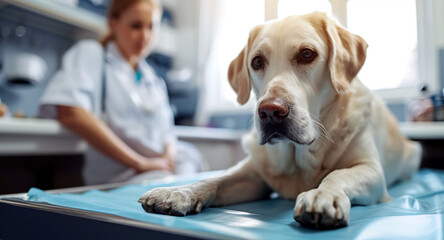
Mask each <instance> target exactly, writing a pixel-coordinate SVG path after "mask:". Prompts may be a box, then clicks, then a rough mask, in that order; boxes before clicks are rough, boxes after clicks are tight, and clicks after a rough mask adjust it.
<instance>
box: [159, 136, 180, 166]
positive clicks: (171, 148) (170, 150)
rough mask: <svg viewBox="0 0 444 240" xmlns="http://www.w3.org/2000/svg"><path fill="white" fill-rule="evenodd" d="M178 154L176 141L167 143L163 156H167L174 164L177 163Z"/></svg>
mask: <svg viewBox="0 0 444 240" xmlns="http://www.w3.org/2000/svg"><path fill="white" fill-rule="evenodd" d="M176 155H177V148H176V141H174V140H171V141H169V142H168V143H167V144H166V145H165V150H164V152H163V154H162V157H163V158H166V159H167V160H168V161H169V162H170V164H172V165H173V166H174V165H175V163H176Z"/></svg>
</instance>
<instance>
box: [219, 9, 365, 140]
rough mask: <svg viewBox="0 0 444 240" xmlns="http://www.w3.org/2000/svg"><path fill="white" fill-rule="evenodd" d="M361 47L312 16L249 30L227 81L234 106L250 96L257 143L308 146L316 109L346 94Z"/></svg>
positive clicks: (360, 61)
mask: <svg viewBox="0 0 444 240" xmlns="http://www.w3.org/2000/svg"><path fill="white" fill-rule="evenodd" d="M366 49H367V44H366V42H365V41H364V40H363V39H362V38H361V37H359V36H357V35H354V34H351V33H350V32H348V31H347V30H345V29H344V28H342V27H340V26H339V25H338V24H337V23H336V22H334V21H333V20H331V19H329V18H328V17H327V16H326V15H325V14H323V13H318V12H315V13H311V14H307V15H302V16H292V17H288V18H285V19H283V20H280V21H272V22H268V23H266V24H264V25H259V26H257V27H255V28H254V29H253V30H252V31H251V32H250V37H249V39H248V43H247V44H246V46H245V47H244V49H243V50H242V51H241V52H240V54H239V56H238V57H237V58H236V59H234V60H233V61H232V62H231V64H230V67H229V71H228V79H229V81H230V84H231V87H232V88H233V89H234V91H235V92H236V93H237V95H238V98H237V100H238V102H239V103H240V104H244V103H246V102H247V101H248V99H249V97H250V91H251V89H253V91H254V92H255V94H256V97H257V109H256V112H255V116H254V121H255V126H256V128H257V131H258V135H259V143H260V144H266V143H271V144H274V143H277V142H279V141H290V142H293V143H296V144H302V145H309V144H311V143H313V142H314V141H315V140H316V138H317V137H318V134H319V133H318V131H319V130H318V126H317V124H318V120H317V118H318V117H319V113H320V111H321V109H323V108H324V107H325V106H327V105H328V104H329V103H331V102H332V101H334V99H335V97H336V96H337V95H338V94H345V93H346V92H347V91H348V90H349V88H350V83H351V81H352V80H353V79H354V78H355V77H356V75H357V74H358V72H359V70H360V69H361V67H362V65H363V64H364V61H365V57H366Z"/></svg>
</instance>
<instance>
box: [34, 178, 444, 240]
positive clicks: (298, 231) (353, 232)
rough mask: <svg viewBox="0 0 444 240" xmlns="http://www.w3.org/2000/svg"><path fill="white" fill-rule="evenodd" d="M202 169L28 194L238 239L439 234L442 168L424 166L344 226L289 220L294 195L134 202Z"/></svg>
mask: <svg viewBox="0 0 444 240" xmlns="http://www.w3.org/2000/svg"><path fill="white" fill-rule="evenodd" d="M219 173H220V172H206V173H201V174H196V175H194V176H193V177H179V178H175V179H174V180H170V181H163V182H159V181H158V182H151V183H142V184H134V185H125V186H121V187H118V188H114V189H111V190H90V191H86V192H82V193H57V194H50V193H46V192H44V191H42V190H39V189H36V188H32V189H30V190H29V192H28V194H27V195H28V200H27V201H33V202H45V203H49V204H51V205H57V206H63V207H68V208H75V209H83V210H87V211H93V212H100V213H106V214H111V215H115V216H120V217H124V218H128V219H133V220H137V221H141V222H146V223H151V224H154V225H160V226H163V227H167V228H172V229H181V230H186V231H189V232H197V233H198V234H203V235H205V234H208V233H212V234H217V236H219V237H220V238H227V239H228V238H230V239H231V238H235V239H236V238H239V239H267V240H269V239H329V240H330V239H341V240H342V239H403V240H405V239H422V240H424V239H443V237H444V235H443V226H444V218H443V209H444V171H442V170H432V169H422V170H420V171H419V172H418V173H417V174H416V175H415V176H414V177H413V178H412V179H411V180H410V181H408V182H403V183H399V184H397V185H394V186H392V187H391V188H390V189H389V193H390V196H391V197H392V199H393V200H392V201H390V202H387V203H382V204H377V205H371V206H354V207H352V210H351V216H350V224H349V226H348V227H345V228H341V229H335V230H312V229H307V228H305V227H302V226H300V225H299V224H298V223H297V222H295V221H294V220H293V207H294V201H289V200H284V199H280V198H273V199H269V200H263V201H256V202H250V203H243V204H236V205H231V206H225V207H218V208H213V207H210V208H205V209H203V211H202V212H201V213H200V214H193V215H187V216H185V217H175V216H166V215H159V214H149V213H146V212H145V211H144V210H143V209H142V207H141V205H140V204H139V203H138V202H137V200H138V199H139V197H140V196H141V195H142V194H143V193H144V192H146V191H148V190H150V189H153V188H156V187H161V186H178V185H183V184H188V183H191V182H194V181H198V180H201V179H204V178H208V177H211V176H215V175H217V174H219Z"/></svg>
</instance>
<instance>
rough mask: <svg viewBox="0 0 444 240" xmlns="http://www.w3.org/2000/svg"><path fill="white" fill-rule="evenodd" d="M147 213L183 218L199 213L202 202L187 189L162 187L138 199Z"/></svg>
mask: <svg viewBox="0 0 444 240" xmlns="http://www.w3.org/2000/svg"><path fill="white" fill-rule="evenodd" d="M139 203H141V204H142V207H143V209H144V210H145V211H146V212H149V213H160V214H166V215H174V216H185V215H186V214H187V213H198V212H200V211H201V209H202V206H203V202H202V199H199V197H198V196H196V194H195V193H194V192H193V191H192V190H191V189H190V188H187V187H163V188H156V189H153V190H151V191H148V192H146V193H144V194H143V195H142V197H140V199H139Z"/></svg>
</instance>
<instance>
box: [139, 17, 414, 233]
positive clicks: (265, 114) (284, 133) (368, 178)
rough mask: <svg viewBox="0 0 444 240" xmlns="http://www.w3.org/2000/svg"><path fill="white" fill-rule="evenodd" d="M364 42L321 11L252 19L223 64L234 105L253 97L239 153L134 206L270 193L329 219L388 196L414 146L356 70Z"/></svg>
mask: <svg viewBox="0 0 444 240" xmlns="http://www.w3.org/2000/svg"><path fill="white" fill-rule="evenodd" d="M366 49H367V44H366V42H365V41H364V39H362V38H361V37H359V36H357V35H354V34H351V33H350V32H348V31H347V30H345V29H344V28H342V27H340V26H339V25H338V24H337V23H336V22H334V21H333V20H331V19H329V18H328V17H327V16H326V15H325V14H323V13H316V12H315V13H312V14H307V15H302V16H292V17H288V18H285V19H283V20H280V21H272V22H268V23H266V24H264V25H260V26H257V27H255V28H254V29H253V30H252V31H251V33H250V37H249V39H248V43H247V45H246V46H245V48H244V49H243V50H242V51H241V53H240V54H239V56H238V57H237V58H236V59H235V60H233V62H232V63H231V65H230V68H229V73H228V77H229V80H230V84H231V86H232V87H233V89H234V90H235V91H236V93H237V94H238V98H237V100H238V101H239V103H240V104H244V103H245V102H247V100H248V99H249V97H250V91H251V88H252V89H253V91H254V93H255V95H256V97H257V108H256V112H255V115H254V123H255V129H253V130H252V131H251V133H250V134H249V135H248V136H246V137H245V139H244V146H245V148H246V149H247V151H248V153H249V155H248V157H247V158H246V159H245V160H243V161H242V162H240V163H239V164H237V165H236V166H234V167H232V168H230V169H228V170H227V171H225V172H224V173H223V174H222V175H221V176H218V177H215V178H212V179H208V180H204V181H200V182H197V183H193V184H190V185H186V186H180V187H167V188H158V189H154V190H152V191H149V192H147V193H145V194H143V196H142V197H141V198H140V200H139V202H140V203H141V204H142V206H143V208H144V209H145V210H146V211H147V212H154V213H161V214H170V215H179V216H184V215H186V214H188V213H198V212H200V211H201V209H202V208H203V207H205V206H220V205H227V204H235V203H240V202H246V201H254V200H258V199H262V198H266V197H268V196H269V195H270V193H271V192H277V193H279V195H280V196H281V197H283V198H288V199H296V204H295V207H294V212H293V216H294V219H295V220H296V221H298V222H299V223H301V224H303V225H306V226H309V227H313V228H336V227H341V226H346V225H347V224H348V222H349V214H350V207H351V205H368V204H374V203H378V202H384V201H387V200H389V199H390V198H389V196H388V194H387V188H386V186H387V185H389V184H392V183H394V182H395V181H398V180H404V179H408V178H409V177H410V176H412V174H414V173H415V171H416V170H417V168H418V166H419V163H420V157H421V147H420V145H419V144H417V143H414V142H411V141H409V140H407V139H405V138H404V137H403V136H402V135H401V133H400V132H399V130H398V127H397V121H396V119H395V118H394V117H393V115H392V114H391V113H390V111H389V110H388V109H387V108H386V107H385V105H384V104H383V102H382V101H381V100H379V99H378V98H376V97H375V96H374V95H372V93H371V92H370V91H369V90H368V89H367V88H366V87H365V86H363V85H362V83H361V82H360V81H359V80H358V79H357V78H356V75H357V73H358V72H359V70H360V69H361V67H362V65H363V64H364V61H365V58H366Z"/></svg>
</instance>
